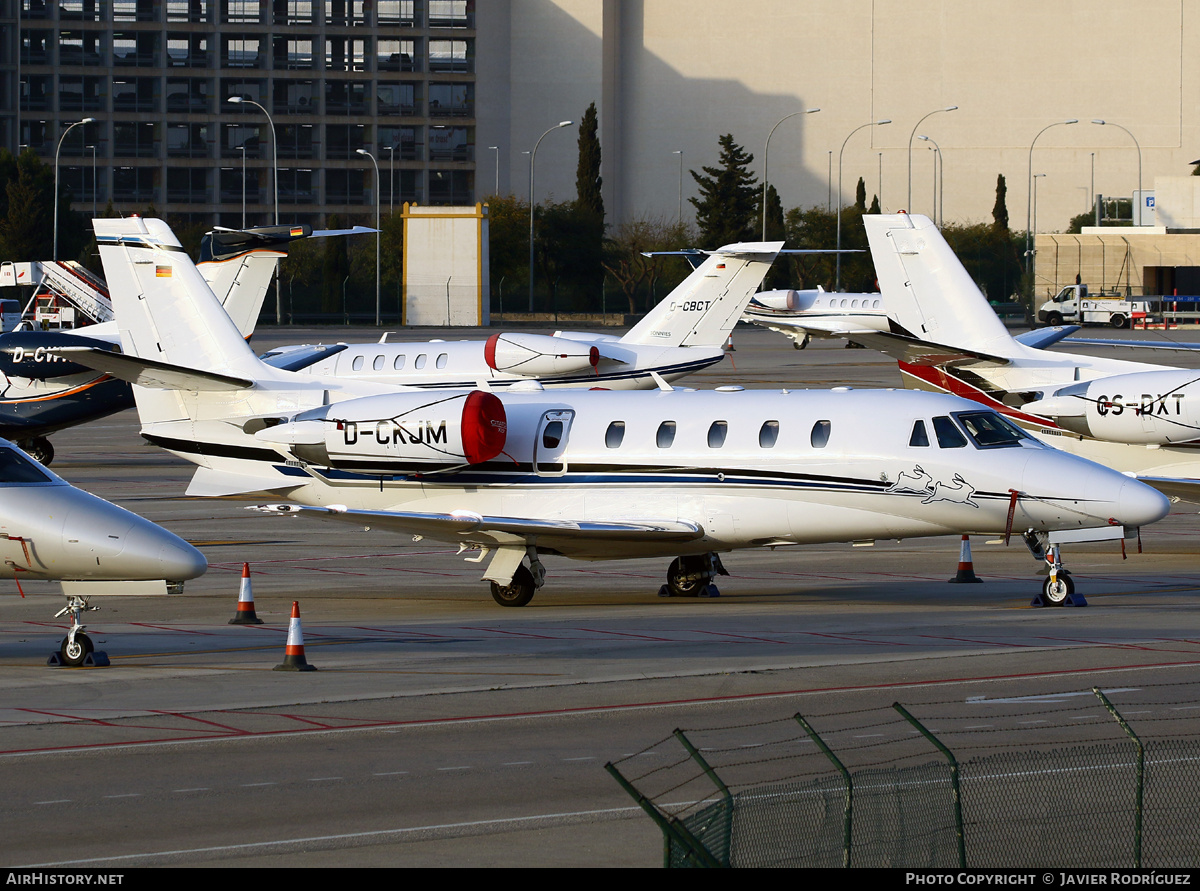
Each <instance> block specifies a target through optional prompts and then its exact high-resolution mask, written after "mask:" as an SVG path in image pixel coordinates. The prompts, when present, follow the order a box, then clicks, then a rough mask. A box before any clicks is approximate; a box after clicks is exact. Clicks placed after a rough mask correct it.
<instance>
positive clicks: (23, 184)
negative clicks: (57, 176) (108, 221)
mask: <svg viewBox="0 0 1200 891" xmlns="http://www.w3.org/2000/svg"><path fill="white" fill-rule="evenodd" d="M6 174H7V178H5V179H0V182H2V183H3V184H4V189H3V192H4V197H3V201H2V202H0V204H2V207H0V213H2V215H0V259H4V260H15V261H21V260H45V259H49V258H50V255H51V254H52V253H53V250H54V168H53V167H52V166H51V165H49V164H45V163H43V162H42V160H41V159H40V158H39V157H38V156H37V154H36V153H35V152H34V151H33V150H32V149H26V150H25V151H24V152H22V153H21V155H20V157H19V158H17V159H15V161H14V160H13V158H12V155H11V154H10V153H8V152H0V177H4V176H5V175H6ZM87 228H90V227H87ZM86 243H87V232H86V230H85V226H84V219H83V216H82V214H78V213H76V212H75V211H73V210H71V193H70V190H69V189H66V188H61V187H60V189H59V202H58V255H59V257H60V258H62V259H72V258H74V257H77V256H79V254H80V252H81V251H82V250H83V249H84V245H85V244H86Z"/></svg>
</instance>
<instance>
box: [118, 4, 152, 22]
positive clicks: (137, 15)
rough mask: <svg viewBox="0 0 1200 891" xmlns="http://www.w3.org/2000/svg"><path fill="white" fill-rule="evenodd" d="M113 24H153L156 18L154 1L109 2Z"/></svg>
mask: <svg viewBox="0 0 1200 891" xmlns="http://www.w3.org/2000/svg"><path fill="white" fill-rule="evenodd" d="M111 2H112V11H113V21H114V22H153V21H154V20H155V19H156V18H157V17H158V16H157V15H156V14H155V13H156V11H157V8H158V3H157V2H156V0H111Z"/></svg>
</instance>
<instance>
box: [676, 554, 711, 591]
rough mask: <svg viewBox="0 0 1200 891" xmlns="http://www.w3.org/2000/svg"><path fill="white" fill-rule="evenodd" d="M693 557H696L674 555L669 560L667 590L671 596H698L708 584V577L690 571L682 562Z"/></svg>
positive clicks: (693, 558)
mask: <svg viewBox="0 0 1200 891" xmlns="http://www.w3.org/2000/svg"><path fill="white" fill-rule="evenodd" d="M695 559H697V558H695V557H692V558H687V557H676V558H675V559H674V560H673V561H671V568H670V569H668V570H667V590H668V591H669V592H670V594H671V596H672V597H699V596H700V593H701V592H702V591H703V590H704V587H705V585H707V584H708V582H709V579H707V578H704V577H703V576H701V575H700V574H699V573H693V572H690V571H689V567H688V565H687V563H685V562H684V561H685V560H695Z"/></svg>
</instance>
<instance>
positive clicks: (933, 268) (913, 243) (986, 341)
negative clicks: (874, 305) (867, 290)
mask: <svg viewBox="0 0 1200 891" xmlns="http://www.w3.org/2000/svg"><path fill="white" fill-rule="evenodd" d="M863 222H864V224H865V225H866V227H867V240H868V242H870V245H871V258H872V260H874V262H875V275H876V277H877V278H878V280H879V290H880V291H881V292H882V293H883V304H884V308H885V309H886V310H887V314H888V316H889V317H890V318H891V319H892V320H893V321H894V322H895V323H896V324H898V325H900V326H901V327H902V328H904V329H905V330H906V331H907V332H908V333H909V334H912V335H913V336H914V337H916V338H917V339H919V340H924V341H930V342H933V343H938V344H943V345H945V346H951V347H956V348H958V349H965V350H972V351H975V352H979V353H987V354H990V355H996V356H1003V357H1010V356H1013V355H1015V354H1016V352H1017V351H1016V350H1015V349H1014V344H1015V342H1014V341H1013V339H1012V336H1011V335H1010V334H1009V333H1008V329H1007V328H1005V327H1004V323H1003V322H1001V321H1000V319H999V318H998V317H997V315H996V313H995V311H994V310H993V309H992V307H991V306H990V305H989V304H988V302H987V298H986V297H985V296H984V295H983V292H982V291H980V290H979V286H978V285H976V284H975V282H974V281H973V280H972V278H971V276H970V275H969V274H968V273H967V270H966V269H964V268H963V265H962V263H961V262H959V259H958V257H956V256H955V255H954V251H952V250H951V249H950V245H948V244H946V239H944V238H942V234H941V233H940V232H939V231H938V230H937V227H936V226H934V224H933V222H932V221H931V220H930V219H929V218H928V217H925V216H921V215H919V214H902V213H901V214H870V215H867V216H864V217H863Z"/></svg>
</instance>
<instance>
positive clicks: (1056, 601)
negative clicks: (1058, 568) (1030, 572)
mask: <svg viewBox="0 0 1200 891" xmlns="http://www.w3.org/2000/svg"><path fill="white" fill-rule="evenodd" d="M1074 593H1075V582H1073V581H1072V580H1071V577H1070V576H1069V575H1065V574H1063V573H1059V576H1058V580H1057V581H1055V582H1051V581H1050V576H1046V580H1045V581H1044V582H1042V602H1043V603H1045V604H1046V606H1065V605H1066V603H1067V601H1068V600H1070V599H1071V595H1072V594H1074Z"/></svg>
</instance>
